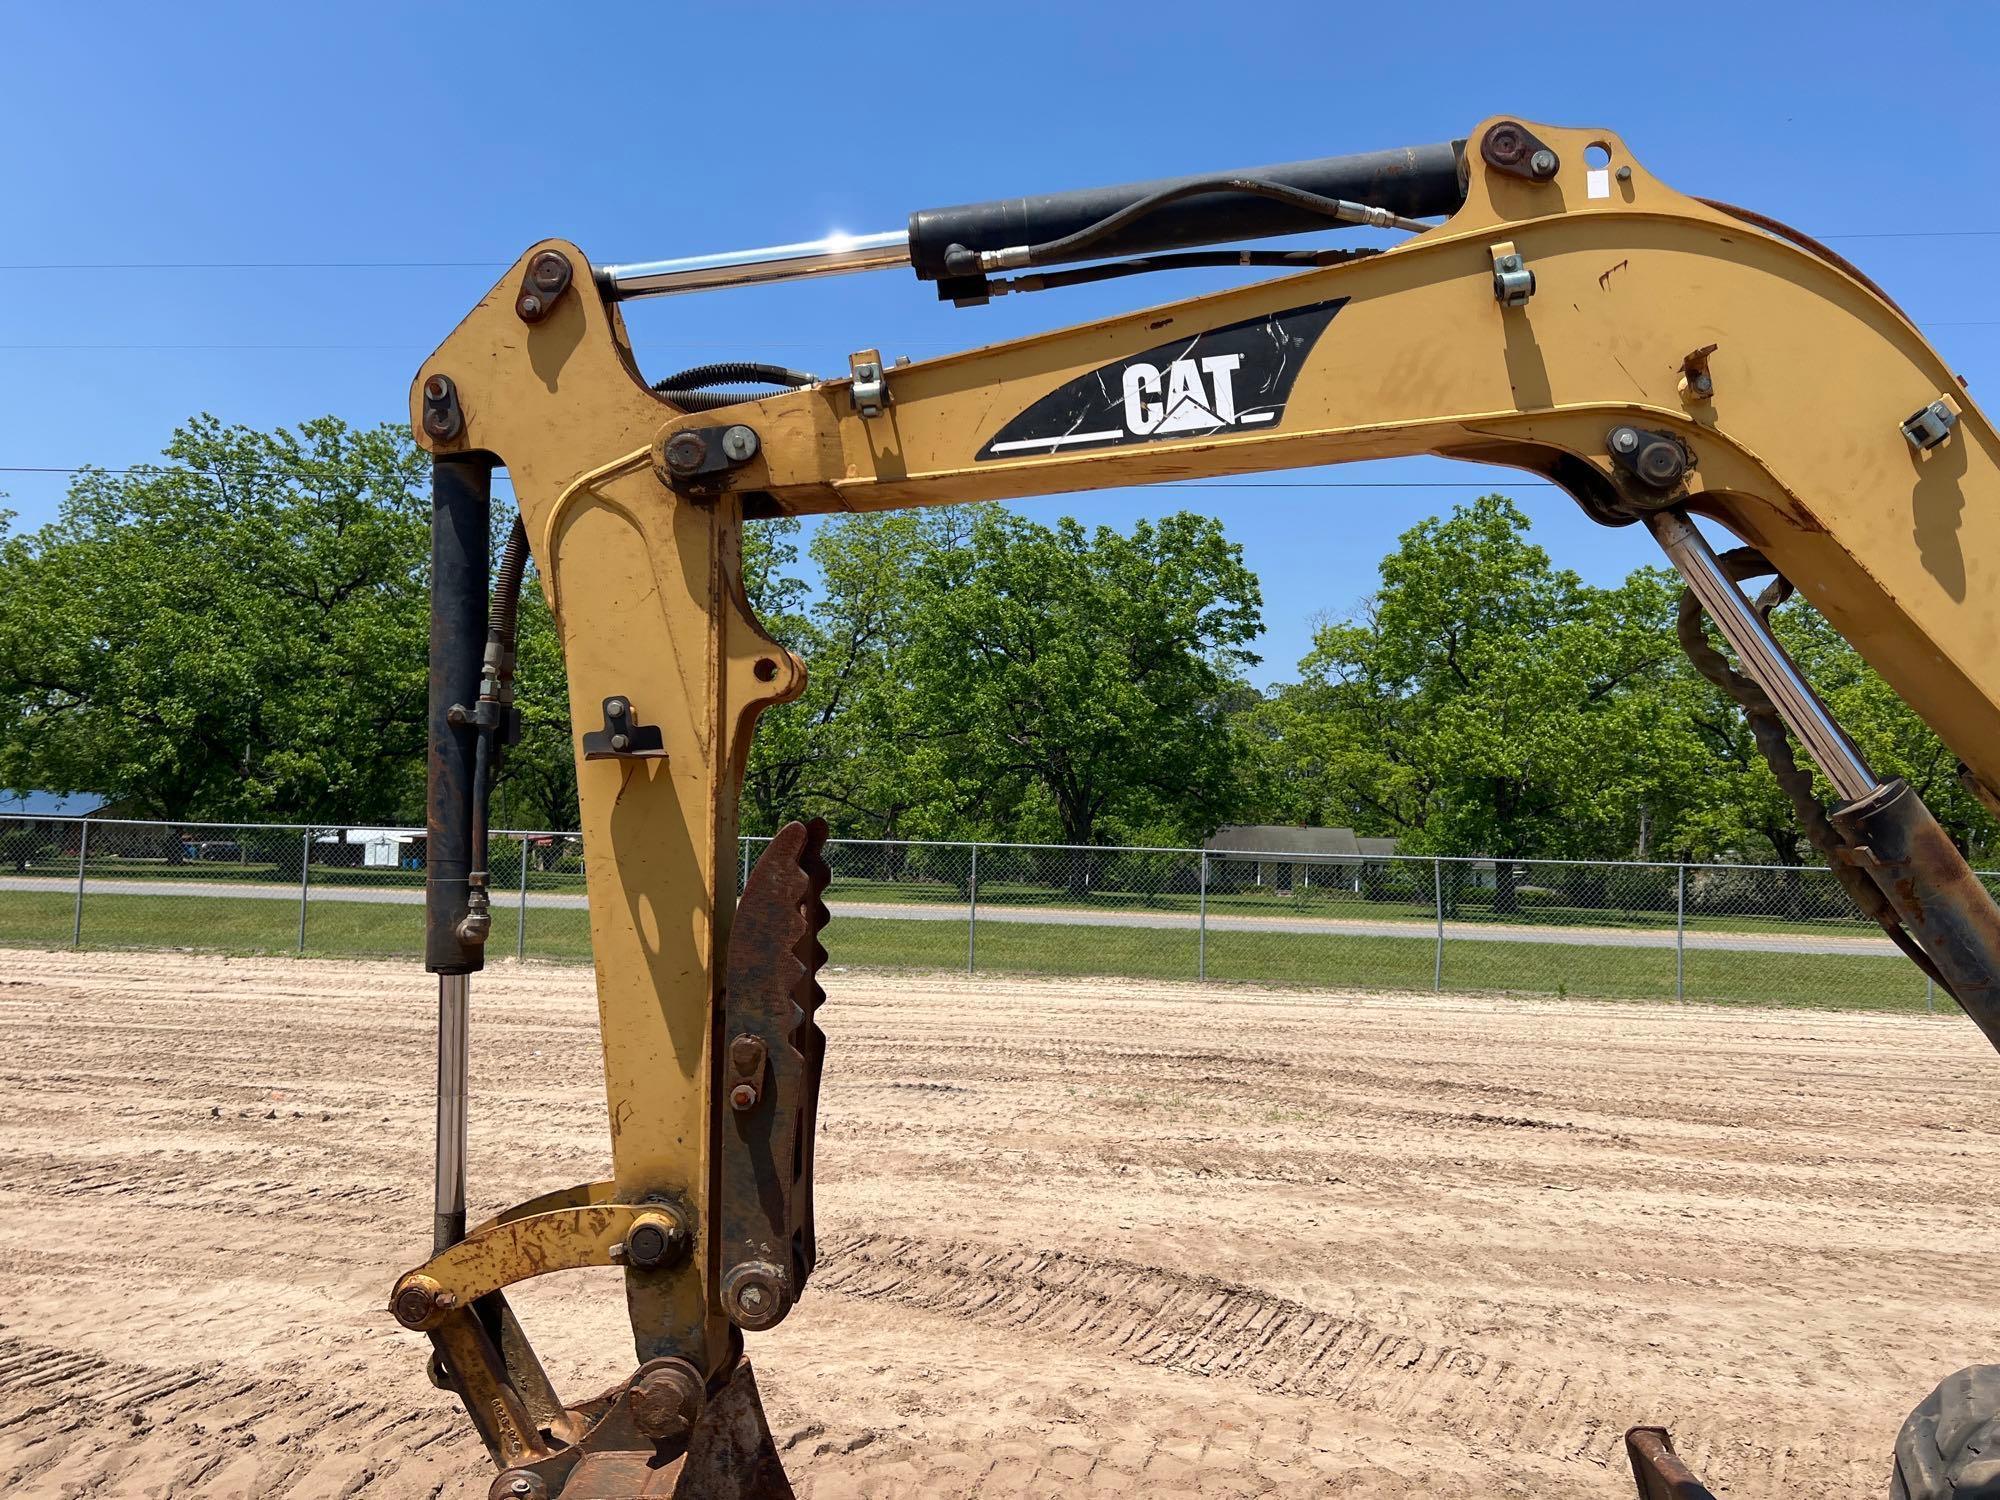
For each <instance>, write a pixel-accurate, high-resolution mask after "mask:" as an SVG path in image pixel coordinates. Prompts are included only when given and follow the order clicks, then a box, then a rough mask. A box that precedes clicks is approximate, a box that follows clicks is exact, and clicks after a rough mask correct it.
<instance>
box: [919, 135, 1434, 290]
mask: <svg viewBox="0 0 2000 1500" xmlns="http://www.w3.org/2000/svg"><path fill="white" fill-rule="evenodd" d="M1464 148H1465V142H1463V141H1444V142H1440V143H1439V144H1438V145H1435V146H1406V147H1403V148H1401V149H1400V150H1396V151H1369V152H1364V153H1362V154H1360V155H1357V156H1326V157H1321V158H1320V159H1319V160H1317V161H1294V162H1285V163H1283V164H1282V165H1279V166H1274V167H1247V168H1245V169H1243V170H1241V171H1236V172H1202V173H1197V174H1194V175H1192V176H1187V177H1163V178H1161V179H1160V180H1158V181H1157V182H1128V183H1126V184H1124V185H1123V186H1121V187H1107V188H1082V189H1079V190H1077V191H1075V192H1069V193H1044V194H1042V195H1040V196H1039V197H1033V198H996V199H994V200H993V201H992V202H990V203H964V204H960V205H958V206H957V207H955V208H931V209H924V210H921V211H919V212H917V213H913V214H911V215H910V263H911V264H912V265H913V266H914V267H915V268H916V272H917V275H918V276H920V277H922V278H923V279H924V280H925V281H936V280H938V279H940V278H941V277H944V276H947V275H950V274H953V273H952V272H950V271H949V270H947V268H946V265H945V254H946V252H947V251H949V250H950V249H951V248H952V247H953V246H954V245H962V246H963V247H965V248H966V249H968V250H1003V249H1006V248H1008V247H1010V246H1014V245H1039V244H1045V243H1047V242H1048V241H1050V240H1058V239H1062V238H1063V237H1064V236H1066V235H1071V234H1075V233H1077V232H1078V231H1079V230H1083V229H1088V228H1089V227H1090V226H1091V225H1092V224H1095V223H1097V222H1098V221H1099V220H1101V219H1103V218H1105V217H1106V216H1107V215H1110V214H1114V213H1116V212H1118V210H1120V209H1122V208H1125V207H1128V206H1129V205H1131V204H1133V203H1136V202H1138V201H1139V200H1140V199H1141V198H1147V197H1151V196H1152V195H1153V194H1154V193H1157V192H1161V191H1163V190H1164V189H1167V188H1171V187H1177V186H1179V185H1180V184H1182V183H1188V182H1197V181H1200V180H1201V179H1202V178H1206V177H1256V178H1262V179H1265V180H1267V181H1271V182H1280V183H1283V184H1285V185H1286V186H1288V187H1295V188H1303V189H1305V191H1307V192H1309V193H1317V194H1319V195H1320V196H1321V197H1322V198H1345V199H1347V200H1348V201H1350V202H1354V203H1366V204H1369V205H1370V206H1372V207H1375V208H1386V209H1388V210H1389V211H1390V212H1391V213H1397V214H1402V215H1403V216H1404V217H1406V218H1412V219H1421V218H1426V217H1429V216H1431V215H1435V214H1450V213H1454V212H1456V211H1457V209H1458V206H1459V205H1460V204H1461V203H1463V202H1464V201H1465V185H1464V182H1463V181H1462V179H1461V178H1460V175H1459V158H1460V157H1461V155H1462V154H1463V152H1464ZM1329 227H1330V224H1329V221H1328V220H1327V219H1326V218H1325V217H1324V216H1323V215H1320V214H1315V213H1312V212H1309V211H1308V210H1306V209H1303V208H1297V207H1293V206H1290V205H1288V204H1284V203H1278V202H1274V201H1273V200H1271V199H1269V198H1259V197H1254V196H1252V195H1250V194H1248V193H1229V192H1216V193H1201V194H1198V195H1197V196H1195V197H1191V198H1183V199H1181V200H1180V201H1178V202H1175V203H1168V204H1164V205H1162V206H1161V208H1160V210H1159V211H1158V212H1157V213H1152V214H1148V215H1146V216H1145V217H1144V218H1142V219H1140V220H1138V221H1137V222H1136V223H1133V224H1130V225H1128V226H1127V227H1126V228H1124V229H1122V230H1120V231H1119V232H1118V233H1116V234H1112V235H1107V236H1106V237H1105V238H1104V239H1102V240H1099V241H1097V242H1095V243H1094V244H1092V245H1091V246H1090V247H1089V250H1088V251H1087V252H1086V254H1085V255H1083V256H1080V257H1079V258H1080V259H1089V260H1096V259H1098V258H1100V257H1104V256H1113V255H1140V254H1145V253H1147V252H1150V251H1154V250H1178V249H1181V248H1183V247H1185V246H1188V245H1214V244H1219V243H1221V242H1222V241H1224V240H1248V239H1260V238H1263V237H1264V236H1266V235H1273V234H1303V233H1305V232H1307V231H1309V230H1315V229H1326V228H1329Z"/></svg>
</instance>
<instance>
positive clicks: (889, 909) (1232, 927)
mask: <svg viewBox="0 0 2000 1500" xmlns="http://www.w3.org/2000/svg"><path fill="white" fill-rule="evenodd" d="M71 888H72V887H70V886H68V885H67V884H66V883H65V882H62V881H59V880H48V879H41V878H38V877H35V876H20V875H9V876H0V892H4V891H9V890H32V891H52V890H64V889H71ZM86 892H87V894H88V895H100V896H166V897H172V896H210V897H224V898H232V897H233V898H235V899H237V900H246V901H297V900H298V899H299V888H298V887H297V886H295V885H251V884H246V883H238V882H235V881H227V880H92V881H90V882H89V884H88V886H87V887H86ZM494 897H495V906H496V908H498V909H499V911H500V912H502V913H504V911H505V909H506V908H507V907H509V906H512V905H514V904H515V903H516V902H517V901H518V900H519V899H520V897H519V895H518V893H516V892H512V891H496V892H495V893H494ZM311 899H312V900H313V901H314V902H329V901H343V902H357V903H363V904H373V905H383V906H416V905H420V904H421V903H422V901H423V899H424V897H423V892H422V891H421V890H420V889H415V888H412V887H408V886H400V887H399V886H324V887H321V888H320V889H318V890H315V891H313V892H312V893H311ZM585 904H586V903H585V900H584V897H583V895H582V894H581V893H580V892H578V893H571V892H566V891H534V892H530V893H529V895H528V905H529V906H530V907H531V908H533V909H536V910H542V909H559V910H560V909H567V910H577V911H580V910H582V909H583V908H584V906H585ZM827 906H828V909H829V910H831V911H832V912H833V914H834V915H835V916H839V917H855V918H862V919H864V920H865V919H874V918H900V919H902V920H903V921H906V922H964V921H965V919H966V911H965V908H964V907H963V906H955V905H933V904H917V903H905V902H900V901H841V900H839V899H835V900H833V901H829V902H828V903H827ZM979 920H980V921H981V922H1022V923H1028V924H1030V925H1035V926H1043V927H1140V928H1158V929H1163V930H1167V931H1192V930H1193V929H1194V928H1195V927H1196V925H1197V924H1198V922H1199V920H1200V919H1199V918H1198V917H1196V915H1195V914H1194V913H1192V912H1173V911H1093V910H1090V909H1088V908H1083V907H1060V906H989V905H982V906H981V907H980V908H979ZM1208 930H1209V931H1210V932H1271V933H1287V934H1293V935H1297V936H1304V937H1342V936H1346V937H1401V938H1427V937H1432V936H1434V935H1435V934H1436V932H1437V926H1436V924H1435V923H1433V922H1426V921H1416V922H1408V921H1404V922H1398V921H1385V920H1375V921H1369V920H1366V919H1361V918H1349V917H1258V916H1240V915H1235V914H1225V913H1217V912H1211V913H1210V914H1209V918H1208ZM1444 935H1445V940H1446V941H1447V942H1459V941H1481V942H1488V943H1558V944H1561V945H1563V946H1565V947H1576V948H1671V947H1673V946H1674V942H1675V936H1674V933H1673V931H1672V929H1666V930H1661V929H1659V928H1627V927H1541V926H1535V925H1532V924H1529V923H1515V922H1446V923H1445V924H1444ZM1686 945H1687V947H1689V948H1691V949H1697V950H1709V951H1724V952H1749V953H1813V954H1834V955H1852V956H1859V957H1878V956H1879V957H1890V958H1893V957H1899V956H1900V954H1899V953H1898V950H1897V948H1896V946H1895V945H1894V944H1893V943H1891V942H1889V941H1888V940H1887V939H1886V938H1876V937H1866V936H1859V935H1857V936H1854V937H1841V936H1838V935H1835V934H1831V933H1828V934H1820V933H1811V934H1799V933H1783V932H1709V931H1696V930H1692V929H1691V930H1690V931H1689V932H1688V933H1687V938H1686Z"/></svg>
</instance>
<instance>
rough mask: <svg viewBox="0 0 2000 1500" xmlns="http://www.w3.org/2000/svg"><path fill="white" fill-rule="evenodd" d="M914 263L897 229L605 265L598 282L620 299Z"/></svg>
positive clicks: (610, 295)
mask: <svg viewBox="0 0 2000 1500" xmlns="http://www.w3.org/2000/svg"><path fill="white" fill-rule="evenodd" d="M909 263H910V234H909V231H908V230H906V229H892V230H888V231H886V232H885V233H882V234H834V235H828V236H827V237H826V238H825V239H823V240H806V241H804V242H803V243H801V244H797V245H767V246H765V247H764V248H762V249H760V250H725V251H722V252H721V253H719V254H716V255H689V256H683V257H682V258H681V259H679V260H649V261H639V262H635V263H634V264H632V265H625V266H600V267H599V268H598V271H597V284H598V286H599V287H601V288H602V289H603V292H604V295H605V297H606V298H608V299H609V300H611V301H613V302H619V301H623V300H625V299H626V298H630V297H662V296H666V295H669V294H670V293H674V292H705V291H712V290H714V289H715V288H717V287H729V286H756V285H758V284H760V283H763V282H770V281H797V280H800V279H802V278H804V277H808V276H840V275H844V274H846V273H847V272H850V271H884V270H889V269H891V268H893V267H896V266H906V265H908V264H909Z"/></svg>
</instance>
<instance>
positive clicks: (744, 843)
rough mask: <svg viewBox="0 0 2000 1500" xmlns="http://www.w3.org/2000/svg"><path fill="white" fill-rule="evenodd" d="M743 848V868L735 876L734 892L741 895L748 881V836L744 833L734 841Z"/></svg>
mask: <svg viewBox="0 0 2000 1500" xmlns="http://www.w3.org/2000/svg"><path fill="white" fill-rule="evenodd" d="M736 842H737V843H738V844H739V845H740V846H741V847H742V849H743V870H742V873H740V874H739V875H738V876H737V877H736V894H737V895H739V896H740V895H742V894H743V888H744V887H745V886H747V885H748V884H749V883H750V838H749V835H747V834H746V835H744V836H743V837H742V838H739V839H738V840H737V841H736Z"/></svg>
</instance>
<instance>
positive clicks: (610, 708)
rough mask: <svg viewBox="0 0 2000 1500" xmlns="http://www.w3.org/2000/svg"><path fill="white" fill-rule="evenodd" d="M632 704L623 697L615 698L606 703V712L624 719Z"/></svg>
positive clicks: (616, 717)
mask: <svg viewBox="0 0 2000 1500" xmlns="http://www.w3.org/2000/svg"><path fill="white" fill-rule="evenodd" d="M631 706H632V705H631V704H629V703H627V702H626V701H625V700H624V699H623V698H613V699H612V700H611V701H610V702H608V703H606V704H605V705H604V712H605V713H606V714H608V715H610V716H611V717H612V718H614V719H622V718H624V717H625V713H626V710H627V709H629V708H630V707H631Z"/></svg>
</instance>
